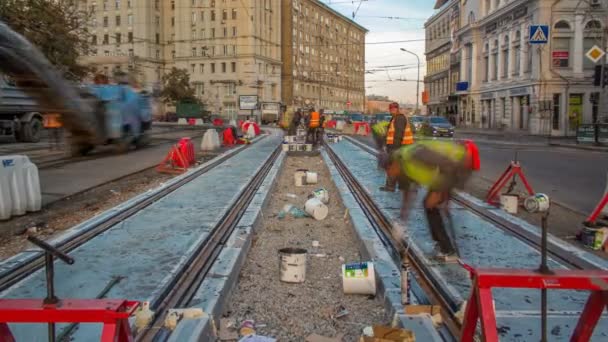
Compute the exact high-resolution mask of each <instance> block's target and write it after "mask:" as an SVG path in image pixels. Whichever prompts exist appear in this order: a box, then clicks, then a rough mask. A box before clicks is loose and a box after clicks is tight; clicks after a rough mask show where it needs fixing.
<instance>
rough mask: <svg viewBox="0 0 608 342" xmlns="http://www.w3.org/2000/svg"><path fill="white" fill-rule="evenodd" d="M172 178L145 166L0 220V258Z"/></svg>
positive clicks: (210, 155) (205, 157)
mask: <svg viewBox="0 0 608 342" xmlns="http://www.w3.org/2000/svg"><path fill="white" fill-rule="evenodd" d="M215 156H216V154H215V153H206V154H203V155H201V156H200V158H199V160H200V161H201V162H205V161H207V160H210V159H212V158H213V157H215ZM83 177H86V175H83ZM173 177H175V175H169V174H162V173H158V172H157V171H156V170H155V169H148V170H145V171H142V172H139V173H136V174H133V175H130V176H128V177H125V178H122V179H119V180H117V181H114V182H110V183H106V184H103V185H101V186H99V187H97V188H94V189H91V190H88V191H85V192H83V193H80V194H77V195H74V196H71V197H68V198H66V199H63V200H60V201H58V202H54V203H52V204H50V205H49V206H48V207H46V208H43V209H42V210H41V211H40V212H37V213H28V214H27V215H25V216H20V217H13V218H11V219H10V220H8V221H0V260H4V259H6V258H9V257H11V256H13V255H15V254H17V253H20V252H22V251H23V250H25V249H27V248H29V247H31V244H30V243H29V242H28V241H27V240H26V239H27V236H28V235H29V234H34V235H35V236H36V237H38V238H40V239H43V240H50V239H52V238H53V237H55V236H58V235H61V234H62V233H63V232H64V231H65V230H66V229H69V228H71V227H73V226H75V225H77V224H79V223H81V222H83V221H86V220H88V219H90V218H92V217H94V216H96V215H99V214H101V213H102V212H104V211H105V210H108V209H110V208H112V207H115V206H117V205H118V204H120V203H123V202H125V201H127V200H129V199H131V198H133V197H135V196H137V195H139V194H141V193H143V192H146V191H148V190H150V189H154V188H156V187H158V186H160V185H162V184H163V183H165V182H166V181H167V180H169V179H171V178H173ZM28 230H29V231H28ZM34 231H35V232H34Z"/></svg>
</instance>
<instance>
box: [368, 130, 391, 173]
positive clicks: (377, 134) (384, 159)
mask: <svg viewBox="0 0 608 342" xmlns="http://www.w3.org/2000/svg"><path fill="white" fill-rule="evenodd" d="M388 125H389V122H388V121H380V122H376V123H375V124H373V125H372V136H373V137H374V141H375V142H376V149H378V154H377V155H376V156H377V160H378V168H379V169H386V167H387V163H388V154H387V153H386V151H385V150H384V146H385V145H386V132H387V131H388Z"/></svg>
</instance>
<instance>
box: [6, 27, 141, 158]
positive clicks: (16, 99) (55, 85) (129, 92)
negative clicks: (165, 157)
mask: <svg viewBox="0 0 608 342" xmlns="http://www.w3.org/2000/svg"><path fill="white" fill-rule="evenodd" d="M152 101H153V99H152V97H151V96H149V95H148V94H146V93H145V92H144V93H138V92H136V91H134V90H133V89H132V88H131V87H130V86H128V85H126V84H120V85H95V86H79V85H77V84H75V83H73V82H70V81H68V80H66V79H65V78H64V77H62V75H61V73H60V72H59V70H57V69H56V68H55V67H54V66H53V65H51V63H50V62H49V61H48V60H47V59H46V58H45V57H44V55H43V54H42V53H41V52H40V51H39V50H38V49H37V48H35V47H34V46H33V45H32V44H31V43H30V42H28V41H27V40H26V39H25V38H24V37H23V36H21V35H20V34H18V33H16V32H14V31H13V30H11V29H10V28H9V27H8V26H7V25H6V24H4V23H3V22H1V21H0V134H1V135H3V136H13V137H15V138H16V139H17V140H18V141H32V142H35V141H38V140H40V134H41V132H42V128H43V125H42V113H59V114H61V120H62V123H63V127H64V128H65V129H66V130H67V131H68V132H69V133H70V147H71V153H72V155H82V154H86V153H87V152H89V151H91V150H92V149H93V148H95V146H98V145H107V144H113V145H116V146H117V148H118V150H119V151H121V152H124V151H126V150H128V149H129V148H130V147H131V146H133V145H135V146H141V145H143V144H145V143H146V142H147V131H148V130H149V129H150V128H151V123H152Z"/></svg>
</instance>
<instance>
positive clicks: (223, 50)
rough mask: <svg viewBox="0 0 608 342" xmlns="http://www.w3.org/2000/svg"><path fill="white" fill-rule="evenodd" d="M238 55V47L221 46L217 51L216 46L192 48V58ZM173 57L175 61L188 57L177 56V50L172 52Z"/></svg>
mask: <svg viewBox="0 0 608 342" xmlns="http://www.w3.org/2000/svg"><path fill="white" fill-rule="evenodd" d="M236 54H237V48H236V45H219V46H218V49H217V50H216V47H215V46H210V47H206V46H203V47H201V48H197V47H193V48H191V54H190V57H199V56H200V57H213V56H229V55H232V56H236ZM171 57H172V58H173V59H175V58H179V57H186V56H177V53H176V52H175V50H173V51H171Z"/></svg>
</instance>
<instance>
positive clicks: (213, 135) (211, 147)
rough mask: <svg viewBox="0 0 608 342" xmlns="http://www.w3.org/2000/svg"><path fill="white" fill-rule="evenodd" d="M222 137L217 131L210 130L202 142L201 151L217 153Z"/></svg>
mask: <svg viewBox="0 0 608 342" xmlns="http://www.w3.org/2000/svg"><path fill="white" fill-rule="evenodd" d="M220 146H221V144H220V137H219V135H218V134H217V131H216V130H215V129H213V128H212V129H208V130H207V131H206V132H205V135H203V140H202V141H201V151H215V150H216V149H218V148H220Z"/></svg>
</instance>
